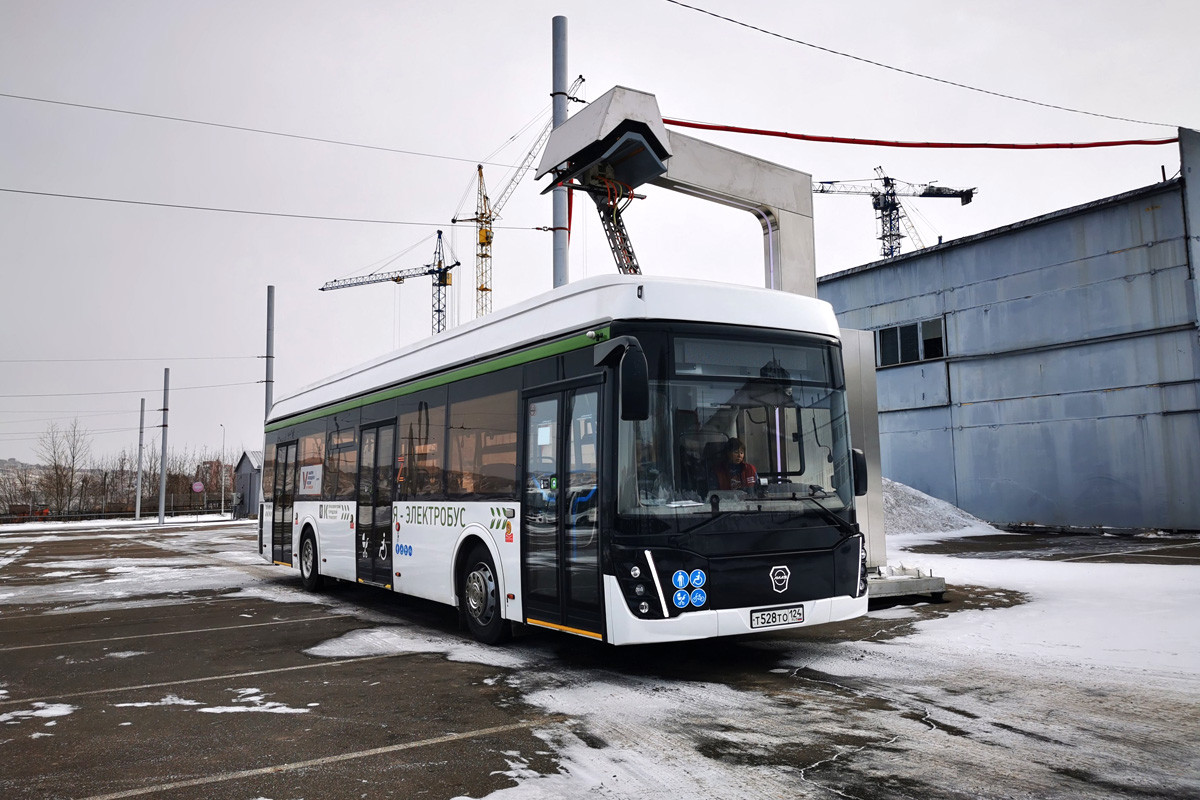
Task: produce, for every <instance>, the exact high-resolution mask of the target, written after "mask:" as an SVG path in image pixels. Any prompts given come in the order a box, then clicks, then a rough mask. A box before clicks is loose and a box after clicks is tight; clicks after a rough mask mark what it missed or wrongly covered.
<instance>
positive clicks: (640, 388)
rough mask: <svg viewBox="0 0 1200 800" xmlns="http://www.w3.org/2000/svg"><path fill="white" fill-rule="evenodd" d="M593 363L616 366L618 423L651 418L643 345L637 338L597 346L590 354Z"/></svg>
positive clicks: (621, 337)
mask: <svg viewBox="0 0 1200 800" xmlns="http://www.w3.org/2000/svg"><path fill="white" fill-rule="evenodd" d="M592 363H593V364H595V365H596V366H597V367H599V366H602V365H603V366H610V367H611V366H616V368H617V392H618V394H619V396H620V402H621V419H623V420H630V421H637V420H644V419H649V418H650V381H649V369H648V367H647V365H646V354H645V352H643V350H642V344H641V342H639V341H638V340H637V338H636V337H633V336H617V337H615V338H612V339H609V340H608V341H607V342H602V343H600V344H597V345H596V346H595V348H593V350H592Z"/></svg>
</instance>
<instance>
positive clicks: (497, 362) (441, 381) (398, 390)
mask: <svg viewBox="0 0 1200 800" xmlns="http://www.w3.org/2000/svg"><path fill="white" fill-rule="evenodd" d="M608 331H609V329H608V328H599V329H597V330H596V333H597V334H598V336H597V337H596V338H594V339H593V338H590V337H589V336H587V334H580V335H579V336H572V337H570V338H567V339H562V340H560V341H557V342H551V343H550V344H543V345H540V346H538V347H534V348H533V349H531V350H522V351H520V352H519V353H510V354H508V355H506V356H500V357H499V358H496V359H493V360H491V361H485V362H483V363H480V364H472V365H470V366H467V367H462V368H460V369H456V370H454V371H453V372H447V373H444V374H442V375H434V376H432V377H429V378H424V379H423V380H419V381H414V382H413V383H408V384H405V385H403V386H395V387H392V388H390V389H381V390H379V391H377V392H372V393H371V394H368V395H363V396H362V397H356V398H352V399H350V400H344V401H342V402H340V403H337V404H336V405H332V406H325V407H323V408H320V409H317V410H315V411H307V412H305V413H303V414H300V415H299V416H294V417H288V418H286V419H283V420H279V421H278V422H272V423H271V424H270V425H268V426H267V427H266V431H267V432H268V433H270V432H271V431H277V430H280V429H282V428H287V427H290V426H292V425H300V424H303V423H305V422H311V421H312V420H314V419H321V418H322V417H328V416H330V415H332V414H340V413H342V412H343V411H352V410H354V409H356V408H362V407H363V406H369V405H371V404H372V403H379V402H382V401H384V400H392V399H395V398H397V397H403V396H404V395H406V394H412V393H413V392H419V391H422V390H424V389H432V388H434V387H437V386H445V385H446V384H447V383H454V382H455V381H461V380H466V379H467V378H474V377H475V376H477V375H487V374H488V373H490V372H499V371H500V370H502V369H507V368H508V367H516V366H519V365H521V364H528V363H529V362H530V361H537V360H538V359H539V358H547V357H549V356H557V355H561V354H563V353H569V352H572V351H574V350H581V349H583V348H584V347H590V346H591V345H594V344H596V343H597V342H600V341H603V340H605V339H607V338H608Z"/></svg>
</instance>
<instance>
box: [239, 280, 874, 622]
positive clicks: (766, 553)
mask: <svg viewBox="0 0 1200 800" xmlns="http://www.w3.org/2000/svg"><path fill="white" fill-rule="evenodd" d="M849 430H850V428H849V424H848V421H847V417H846V402H845V378H844V374H843V370H842V358H841V349H840V345H839V338H838V327H837V322H836V320H835V318H834V315H833V310H832V308H831V307H830V306H829V305H828V304H827V303H825V302H823V301H820V300H816V299H813V298H808V297H802V296H798V295H793V294H788V293H785V292H779V291H771V290H766V289H753V288H744V287H739V286H733V285H728V284H716V283H704V282H700V281H689V280H672V279H659V278H650V277H646V276H641V275H635V276H628V275H613V276H605V277H597V278H589V279H586V280H582V281H578V282H576V283H572V284H569V285H567V286H565V287H562V288H560V289H556V290H555V291H553V292H551V293H549V294H546V295H543V296H541V297H537V298H534V299H532V300H529V301H527V302H525V303H522V304H520V305H518V306H516V307H513V308H511V309H509V310H506V311H502V312H498V313H496V314H494V315H492V316H489V317H486V318H483V319H480V320H476V321H474V322H471V323H469V324H466V325H463V326H461V327H459V328H457V329H454V330H451V331H448V332H446V333H443V334H441V335H439V336H437V337H435V338H432V339H427V340H425V341H423V342H420V343H419V344H416V345H414V346H412V347H409V348H407V349H405V350H401V351H398V352H396V353H394V354H392V355H388V356H386V357H383V358H380V359H377V360H375V361H373V362H370V363H367V364H364V365H362V366H359V367H356V368H354V369H352V370H350V371H348V372H345V373H342V374H340V375H336V376H334V377H332V378H330V379H328V380H326V381H323V382H321V383H319V384H316V385H314V386H311V387H308V388H306V389H304V390H302V391H300V392H299V393H297V394H295V395H293V396H291V397H288V398H285V399H282V400H280V401H278V402H276V403H275V405H274V407H273V409H272V412H271V415H270V418H269V419H268V420H267V424H266V442H265V451H264V467H263V496H264V499H265V502H264V503H263V507H262V509H260V514H259V552H260V554H261V555H262V557H263V558H264V559H266V560H267V561H269V562H273V563H275V564H280V565H283V566H287V567H290V568H292V569H296V570H298V572H299V573H300V579H301V580H302V582H303V584H304V585H305V586H306V587H307V588H309V589H311V590H316V589H318V588H319V587H320V586H321V584H322V582H323V581H325V580H330V579H337V580H342V581H353V582H357V583H362V584H370V585H373V586H379V587H382V588H384V589H387V590H390V591H395V592H402V593H404V594H408V595H414V596H417V597H423V598H428V599H430V600H435V601H438V602H442V603H446V604H449V605H451V606H454V607H456V608H458V609H459V610H460V613H461V615H462V616H463V617H464V619H465V622H466V625H467V627H468V628H469V629H470V631H471V633H472V634H473V635H474V636H475V637H476V638H478V639H479V640H481V641H483V642H487V643H497V642H500V641H503V640H504V639H506V638H507V637H508V635H509V634H510V630H511V628H510V625H511V623H514V622H515V623H523V624H526V625H533V626H541V627H545V628H553V629H556V630H560V631H566V632H569V633H572V634H577V635H580V636H586V637H590V638H593V639H596V640H600V641H605V642H610V643H612V644H618V645H619V644H635V643H644V642H663V641H674V640H683V639H697V638H703V637H712V636H727V635H735V634H746V633H752V632H755V631H767V630H778V629H782V628H794V627H799V626H805V625H815V624H820V623H825V622H832V621H837V620H844V619H848V618H851V617H855V616H858V615H861V614H863V613H865V612H866V608H867V579H866V549H865V544H864V540H863V536H862V534H861V533H860V531H859V529H858V525H857V523H856V520H855V512H854V499H855V496H856V495H861V494H862V493H864V492H865V490H866V489H865V487H866V474H865V466H864V465H865V460H864V459H863V458H862V456H861V453H860V452H859V451H855V450H852V449H851V446H850V438H849ZM731 439H734V440H736V442H735V444H737V443H740V446H741V447H743V448H744V452H745V462H746V463H748V464H751V465H753V468H754V469H753V470H746V469H745V468H741V477H743V478H745V480H742V481H738V480H736V479H735V480H732V481H731V480H730V479H729V474H728V472H727V467H726V465H727V463H728V461H727V459H728V455H727V453H728V451H729V450H730V445H729V442H730V440H731Z"/></svg>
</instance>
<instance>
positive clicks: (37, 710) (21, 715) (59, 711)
mask: <svg viewBox="0 0 1200 800" xmlns="http://www.w3.org/2000/svg"><path fill="white" fill-rule="evenodd" d="M78 710H79V707H78V706H71V705H67V704H66V703H30V707H29V708H27V709H21V710H19V711H7V712H5V713H3V714H0V724H5V725H18V724H20V723H21V721H22V720H26V719H50V718H53V717H65V716H67V715H69V714H73V713H75V712H76V711H78Z"/></svg>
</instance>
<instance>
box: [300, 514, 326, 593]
mask: <svg viewBox="0 0 1200 800" xmlns="http://www.w3.org/2000/svg"><path fill="white" fill-rule="evenodd" d="M317 555H318V553H317V537H316V536H315V535H314V534H313V532H312V530H311V529H306V530H305V531H304V535H303V536H301V537H300V582H301V583H303V584H304V588H305V589H307V590H308V591H310V592H315V591H317V590H318V589H320V588H321V585H322V583H324V581H323V580H322V579H321V570H320V567H319V566H318V559H317Z"/></svg>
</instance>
